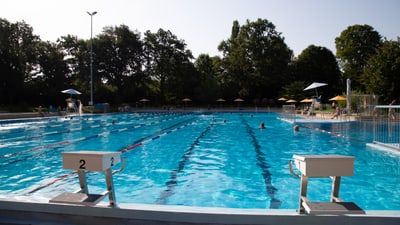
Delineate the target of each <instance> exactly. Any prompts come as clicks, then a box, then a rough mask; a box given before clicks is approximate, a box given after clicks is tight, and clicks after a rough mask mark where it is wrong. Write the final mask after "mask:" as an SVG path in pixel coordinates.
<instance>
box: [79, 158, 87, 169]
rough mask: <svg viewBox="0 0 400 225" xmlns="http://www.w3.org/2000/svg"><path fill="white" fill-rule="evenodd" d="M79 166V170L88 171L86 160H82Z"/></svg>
mask: <svg viewBox="0 0 400 225" xmlns="http://www.w3.org/2000/svg"><path fill="white" fill-rule="evenodd" d="M79 164H80V166H79V169H83V170H84V169H86V166H85V165H86V161H85V160H84V159H81V160H79Z"/></svg>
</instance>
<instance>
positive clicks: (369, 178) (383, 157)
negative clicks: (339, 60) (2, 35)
mask: <svg viewBox="0 0 400 225" xmlns="http://www.w3.org/2000/svg"><path fill="white" fill-rule="evenodd" d="M278 117H279V115H278V114H276V113H219V112H218V113H217V112H215V113H190V112H188V113H173V112H159V113H132V114H109V115H96V116H85V117H82V118H79V117H74V118H73V119H70V118H50V119H40V120H21V121H7V122H1V123H0V138H1V141H0V168H1V171H2V173H1V174H0V180H1V183H0V198H4V197H5V196H7V197H8V198H9V197H16V198H17V197H18V196H27V197H30V198H32V199H35V200H38V201H48V200H49V199H51V198H53V197H55V196H57V195H58V194H60V193H63V192H73V191H75V190H77V189H78V188H79V182H78V179H77V175H76V174H72V173H71V172H72V171H70V170H63V169H62V158H61V152H64V151H78V150H97V151H120V152H122V156H123V157H126V158H127V167H126V169H125V171H124V172H122V173H117V174H115V175H114V186H115V189H116V197H117V202H119V203H145V204H164V205H185V206H201V207H203V206H204V207H224V208H271V209H296V208H297V207H298V197H299V182H300V181H299V179H298V178H295V177H293V176H292V175H290V172H289V166H288V160H290V159H292V156H293V154H341V155H350V156H354V157H356V161H355V175H354V176H353V177H343V178H342V183H341V189H340V197H341V198H343V199H344V200H345V201H353V202H356V203H357V204H358V205H359V206H360V207H361V208H363V209H365V210H399V209H400V156H398V155H393V154H391V153H387V152H384V151H380V150H377V149H374V148H370V147H368V146H366V143H369V142H371V141H372V133H371V132H370V130H371V126H372V125H371V124H370V123H368V122H365V123H360V122H350V123H329V124H320V123H313V124H304V125H300V132H294V131H293V129H292V126H293V125H292V124H290V123H287V122H283V121H281V120H279V119H278ZM262 121H263V122H265V124H266V129H259V128H258V126H259V124H260V122H262ZM118 168H119V167H118V166H117V168H115V169H118ZM88 184H89V190H90V192H94V193H96V192H103V191H104V189H105V182H104V176H103V175H102V174H99V173H93V174H89V175H88ZM330 189H331V181H330V179H310V183H309V187H308V190H309V191H308V196H309V198H310V199H311V200H313V201H316V200H321V201H328V200H329V197H330V196H329V195H330Z"/></svg>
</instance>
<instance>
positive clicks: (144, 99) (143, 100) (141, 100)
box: [139, 98, 150, 102]
mask: <svg viewBox="0 0 400 225" xmlns="http://www.w3.org/2000/svg"><path fill="white" fill-rule="evenodd" d="M149 101H150V100H149V99H147V98H142V99H140V100H139V102H149Z"/></svg>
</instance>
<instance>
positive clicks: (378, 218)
mask: <svg viewBox="0 0 400 225" xmlns="http://www.w3.org/2000/svg"><path fill="white" fill-rule="evenodd" d="M0 224H15V225H16V224H31V225H39V224H46V225H47V224H61V225H62V224H71V225H72V224H74V225H88V224H91V225H92V224H96V225H102V224H124V225H139V224H140V225H160V224H168V225H171V224H176V225H183V224H192V225H194V224H214V225H216V224H221V225H222V224H224V225H225V224H237V225H249V224H254V225H256V224H257V225H272V224H274V225H288V224H293V225H297V224H299V225H300V224H301V225H304V224H307V225H314V224H324V225H337V224H352V225H357V224H362V225H372V224H374V225H378V224H379V225H380V224H385V225H392V224H393V225H395V224H396V225H398V224H400V213H399V211H386V210H385V211H379V210H378V211H366V214H364V215H299V214H297V212H296V210H295V209H292V210H291V209H288V210H286V209H285V210H284V209H282V210H279V209H278V210H271V209H231V208H207V207H186V206H165V205H146V204H119V205H118V207H116V208H110V207H107V206H106V205H101V204H99V205H98V206H94V207H90V206H81V205H66V204H53V203H43V202H27V201H6V200H0Z"/></svg>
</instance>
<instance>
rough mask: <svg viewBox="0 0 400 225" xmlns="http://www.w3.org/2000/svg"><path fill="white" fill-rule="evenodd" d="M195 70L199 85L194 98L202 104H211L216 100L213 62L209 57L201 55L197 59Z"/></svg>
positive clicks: (216, 90) (216, 91) (216, 89)
mask: <svg viewBox="0 0 400 225" xmlns="http://www.w3.org/2000/svg"><path fill="white" fill-rule="evenodd" d="M194 65H195V68H196V70H197V72H199V75H200V85H199V86H198V89H197V90H196V96H197V98H198V99H199V100H201V101H202V102H209V103H211V102H213V101H215V99H216V98H218V97H217V96H218V94H219V91H218V88H217V79H216V75H215V74H216V73H215V71H214V65H213V60H212V59H211V57H210V56H209V55H206V54H201V55H199V56H198V57H197V59H196V61H195V63H194Z"/></svg>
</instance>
